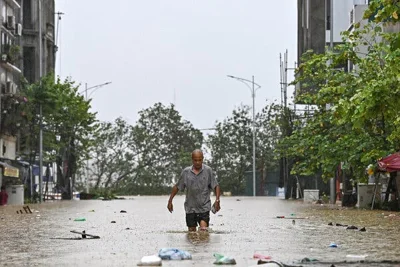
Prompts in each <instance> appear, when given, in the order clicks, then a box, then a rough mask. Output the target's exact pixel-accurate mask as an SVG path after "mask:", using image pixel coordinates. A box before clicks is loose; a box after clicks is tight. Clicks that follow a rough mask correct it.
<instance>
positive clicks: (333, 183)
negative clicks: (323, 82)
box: [325, 0, 336, 204]
mask: <svg viewBox="0 0 400 267" xmlns="http://www.w3.org/2000/svg"><path fill="white" fill-rule="evenodd" d="M325 7H326V8H328V6H327V3H326V2H325ZM329 18H330V21H329V22H330V26H331V27H330V31H329V46H330V49H331V53H333V29H334V27H333V0H331V1H330V14H329ZM332 63H333V62H332V59H330V60H329V65H332ZM326 108H327V109H329V108H330V104H327V107H326ZM329 195H330V203H331V204H335V203H336V174H335V177H333V178H331V179H330V194H329Z"/></svg>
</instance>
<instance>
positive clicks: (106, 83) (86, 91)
mask: <svg viewBox="0 0 400 267" xmlns="http://www.w3.org/2000/svg"><path fill="white" fill-rule="evenodd" d="M111 83H112V82H105V83H102V84H98V85H94V86H91V87H89V88H88V87H87V83H85V90H83V91H81V92H80V93H85V100H86V101H87V100H88V99H89V97H90V96H91V95H92V94H93V93H94V92H96V91H97V90H98V89H100V88H101V87H103V86H106V85H108V84H111ZM93 89H94V90H93ZM89 90H93V91H92V92H90V94H89V96H88V91H89Z"/></svg>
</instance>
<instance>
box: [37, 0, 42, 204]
mask: <svg viewBox="0 0 400 267" xmlns="http://www.w3.org/2000/svg"><path fill="white" fill-rule="evenodd" d="M38 9H39V12H38V14H39V38H38V39H39V80H40V84H42V75H43V73H42V71H43V69H42V65H43V62H42V60H43V57H42V56H43V48H42V1H41V0H38ZM39 117H40V122H39V203H42V201H43V185H42V184H43V113H42V104H40V105H39Z"/></svg>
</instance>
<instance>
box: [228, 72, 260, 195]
mask: <svg viewBox="0 0 400 267" xmlns="http://www.w3.org/2000/svg"><path fill="white" fill-rule="evenodd" d="M227 76H228V77H229V78H232V79H235V80H237V81H239V82H241V83H244V84H245V85H246V86H247V87H248V88H249V89H250V92H251V97H252V98H253V122H252V124H253V125H252V126H253V196H254V197H255V196H256V126H255V106H256V104H255V99H256V91H257V90H258V89H260V88H261V85H259V84H257V83H255V82H254V75H253V76H252V80H251V81H250V80H247V79H243V78H239V77H236V76H232V75H227ZM249 83H251V84H252V86H251V87H250V85H249ZM254 86H257V88H255V87H254Z"/></svg>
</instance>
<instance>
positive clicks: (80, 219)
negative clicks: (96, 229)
mask: <svg viewBox="0 0 400 267" xmlns="http://www.w3.org/2000/svg"><path fill="white" fill-rule="evenodd" d="M74 221H75V222H84V221H86V219H85V218H76V219H75V220H74Z"/></svg>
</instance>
